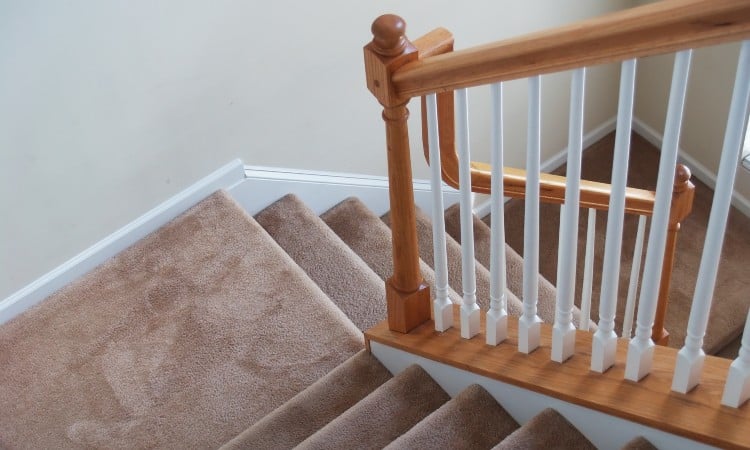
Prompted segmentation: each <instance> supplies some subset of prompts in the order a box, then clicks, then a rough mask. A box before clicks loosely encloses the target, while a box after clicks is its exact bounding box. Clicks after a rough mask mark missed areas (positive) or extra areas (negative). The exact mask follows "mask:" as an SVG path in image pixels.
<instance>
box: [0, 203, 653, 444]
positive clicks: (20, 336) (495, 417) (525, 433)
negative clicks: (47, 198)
mask: <svg viewBox="0 0 750 450" xmlns="http://www.w3.org/2000/svg"><path fill="white" fill-rule="evenodd" d="M258 217H259V220H261V221H262V222H263V223H264V225H265V226H266V227H268V229H269V230H270V231H271V232H272V233H273V234H274V237H275V238H276V239H277V240H278V242H280V243H281V244H282V245H283V246H285V247H287V248H288V251H289V252H290V253H291V254H292V255H293V256H294V259H296V260H297V261H298V262H299V264H300V265H298V264H296V263H295V261H294V259H293V258H292V257H290V256H289V255H288V254H287V253H285V252H284V251H283V250H282V248H281V247H280V246H279V245H278V244H277V243H276V241H274V240H273V238H272V237H271V236H270V235H269V234H267V233H266V231H264V230H263V229H262V228H261V226H260V225H259V224H258V223H257V222H256V221H255V220H254V219H252V218H251V217H249V216H247V215H246V214H245V213H244V212H243V211H242V210H241V208H240V207H239V206H238V205H236V204H235V203H234V202H233V201H232V200H231V199H230V198H229V196H228V195H227V194H225V193H223V192H219V193H216V194H214V195H213V196H211V197H209V198H208V199H206V200H204V201H203V202H201V203H200V204H198V205H197V206H196V207H194V208H192V209H191V210H189V211H188V212H186V213H185V214H183V215H182V216H180V217H178V218H177V219H175V220H174V221H172V222H171V223H169V224H168V225H166V226H165V227H163V228H162V229H160V230H158V231H157V232H155V233H153V234H152V235H150V236H148V237H146V238H145V239H143V240H141V241H140V242H139V243H137V244H136V245H134V246H133V247H131V248H129V249H127V250H126V251H124V252H122V253H121V254H119V255H118V256H116V257H115V258H113V259H111V260H110V261H108V262H107V263H105V264H103V265H102V266H101V267H99V268H97V269H95V270H94V271H92V272H91V273H89V274H88V275H86V276H84V277H82V278H81V279H79V280H78V281H76V282H75V283H73V284H71V285H69V286H67V287H66V288H64V289H62V290H61V291H59V292H57V293H56V294H54V295H53V296H51V297H50V298H48V299H47V300H46V301H45V302H44V303H42V304H40V305H39V306H37V307H36V308H33V309H31V310H29V311H27V312H26V313H25V314H23V315H21V316H19V317H18V318H16V319H15V320H13V321H11V322H10V323H8V324H6V325H5V326H3V327H2V328H0V380H2V383H0V448H3V449H5V448H9V449H11V448H12V449H15V448H32V449H38V448H44V449H47V448H49V449H52V448H54V449H58V448H113V449H117V448H123V449H124V448H128V449H129V448H175V449H183V448H191V449H192V448H218V447H219V446H222V445H223V444H226V445H225V447H224V448H226V449H266V448H267V449H277V448H292V447H295V446H298V447H299V448H302V449H332V448H333V449H336V448H340V449H351V448H373V449H374V448H378V449H379V448H383V447H385V446H389V448H395V449H401V448H409V449H415V448H417V449H418V448H424V449H428V448H429V449H432V448H455V449H477V448H490V447H492V446H493V445H496V444H498V443H501V445H502V443H505V444H504V445H505V446H506V448H539V446H540V445H541V446H543V447H545V448H547V447H548V446H549V445H554V446H555V448H563V449H568V448H569V449H579V448H588V446H589V445H590V444H589V443H588V441H586V439H585V438H583V437H582V436H581V435H580V433H578V432H577V431H576V430H575V429H574V428H573V427H572V426H570V424H568V423H567V421H565V419H564V418H563V417H562V416H560V415H559V414H557V413H555V412H554V411H551V410H550V411H546V412H544V413H543V414H541V415H540V416H538V417H537V418H535V419H534V420H532V421H531V422H529V423H527V424H526V425H524V426H523V427H521V428H518V424H517V423H516V422H515V420H513V418H512V417H510V416H509V415H508V413H507V412H505V410H504V409H503V408H502V407H501V406H500V405H499V404H498V402H497V401H496V400H495V399H494V398H492V397H491V396H490V395H489V394H488V393H487V392H486V391H485V390H484V389H482V388H481V387H479V386H476V385H475V386H470V387H469V388H467V389H465V390H464V391H462V392H461V393H459V395H458V396H457V397H456V398H454V399H452V400H451V399H449V396H448V395H447V394H446V393H445V391H443V389H442V388H441V387H440V386H439V385H438V384H437V383H436V382H435V381H434V380H433V379H432V378H431V377H430V376H429V375H428V374H427V373H426V372H425V371H424V370H423V369H422V368H420V367H418V366H411V367H409V368H407V369H406V370H405V371H403V372H401V373H399V374H398V375H397V376H395V377H391V374H390V373H389V372H388V371H387V370H386V369H385V367H383V366H382V365H381V364H380V363H379V362H378V361H377V360H376V359H375V358H373V357H372V356H371V355H370V354H368V353H365V352H364V351H361V348H362V335H361V333H360V332H359V330H358V329H357V327H356V326H355V324H354V323H352V321H351V320H350V319H349V318H348V317H347V316H346V315H345V314H344V313H343V312H342V310H341V309H340V308H343V309H344V310H346V311H348V312H349V313H350V314H351V315H352V317H353V318H354V319H355V320H357V322H358V323H359V325H360V326H362V325H363V324H366V323H368V321H372V320H377V318H379V317H380V316H381V315H382V311H381V310H380V309H378V307H377V306H375V307H373V305H372V304H368V303H364V304H362V305H360V304H358V303H357V299H358V297H361V298H360V299H361V300H363V301H366V302H370V301H377V300H380V299H381V297H380V296H381V295H382V280H381V279H379V278H378V276H380V277H384V276H386V275H387V274H389V273H390V270H389V265H390V231H389V230H388V228H387V227H386V225H385V224H384V223H383V222H382V221H380V219H379V218H378V217H377V216H375V215H374V214H372V213H371V212H370V211H369V210H367V209H366V208H363V207H362V205H361V204H360V203H359V202H357V201H356V200H348V201H346V202H344V203H342V204H341V205H339V206H337V207H336V208H334V209H332V210H331V211H329V212H328V213H327V214H326V216H325V218H326V220H327V221H328V223H330V224H331V225H332V226H333V227H334V228H335V229H336V228H337V229H338V231H339V232H340V233H341V234H342V236H343V237H342V240H339V239H338V238H336V237H335V236H334V235H333V231H331V230H328V229H327V228H326V227H325V225H323V223H322V222H321V221H320V220H318V219H317V218H315V217H314V216H312V215H311V212H310V211H309V210H308V209H307V208H306V207H304V206H303V205H302V204H301V203H300V202H299V201H298V200H297V199H295V198H293V197H286V198H285V199H282V200H281V201H280V202H278V203H276V204H275V205H274V206H272V207H270V208H269V209H267V210H266V211H264V212H263V213H262V214H260V215H259V216H258ZM286 224H296V225H295V226H294V227H293V228H296V229H297V233H295V231H294V229H293V228H287V226H286ZM295 234H296V235H295ZM297 235H299V236H302V237H304V236H306V235H307V236H308V237H309V239H299V238H298V237H299V236H297ZM365 237H366V238H367V239H365ZM342 241H345V242H347V243H348V242H352V245H353V246H354V247H355V248H352V251H349V250H346V248H345V247H343V244H342ZM456 245H457V244H456ZM300 247H302V248H300ZM354 251H356V252H357V253H359V254H361V255H362V257H363V258H364V261H362V262H356V260H355V259H353V258H355V257H354V256H353V255H354ZM332 260H335V262H336V263H341V264H340V265H337V264H331V262H332ZM301 266H304V267H306V268H307V270H309V271H310V275H311V277H309V276H308V275H307V274H306V273H305V272H304V271H303V270H302V268H301ZM339 266H341V267H339ZM367 266H369V267H371V268H372V271H371V272H368V270H370V269H369V268H368V267H367ZM342 267H345V269H346V270H344V272H342ZM326 270H330V272H328V273H326ZM347 270H349V271H351V270H358V271H360V272H361V273H359V274H357V276H362V277H365V278H363V279H361V280H360V281H361V283H359V284H360V286H358V288H356V289H360V290H361V292H360V291H356V289H355V291H356V292H355V294H353V295H352V296H351V297H352V298H348V299H347V298H346V295H345V292H346V289H349V288H347V286H349V283H351V282H352V279H354V278H351V279H344V278H345V272H346V271H347ZM375 273H377V275H374V274H375ZM423 273H424V274H425V278H426V279H428V280H430V279H432V280H434V273H433V272H432V271H431V269H429V267H427V265H426V264H424V263H423ZM368 274H369V275H368ZM430 277H432V278H430ZM376 278H378V279H376ZM314 280H315V281H314ZM337 280H338V281H339V283H338V284H337V283H336V281H337ZM316 281H317V283H318V284H319V285H320V286H321V287H323V288H324V289H325V290H326V291H327V292H329V293H330V294H331V295H332V296H334V297H337V299H336V300H337V302H338V304H339V306H337V305H336V304H335V303H334V302H332V301H331V300H330V299H329V297H328V296H327V295H326V294H325V293H324V292H323V290H321V287H319V286H318V284H316ZM451 295H452V296H457V294H455V293H454V292H453V293H451ZM376 303H377V302H376ZM358 351H359V353H357V352H358ZM352 355H354V356H352ZM514 430H515V431H514ZM638 442H639V443H640V444H642V442H641V441H638ZM640 444H639V445H640Z"/></svg>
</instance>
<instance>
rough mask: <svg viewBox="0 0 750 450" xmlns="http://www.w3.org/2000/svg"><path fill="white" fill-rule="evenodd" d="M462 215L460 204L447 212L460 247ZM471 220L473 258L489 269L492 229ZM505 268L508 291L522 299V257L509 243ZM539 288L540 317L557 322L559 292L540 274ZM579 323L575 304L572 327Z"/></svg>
mask: <svg viewBox="0 0 750 450" xmlns="http://www.w3.org/2000/svg"><path fill="white" fill-rule="evenodd" d="M460 213H461V208H460V206H459V205H458V204H456V205H453V206H451V207H449V208H448V209H446V210H445V231H446V233H448V235H450V236H451V237H452V238H453V239H454V240H455V242H456V244H457V245H458V246H460V245H461V217H460ZM472 219H473V222H472V223H473V225H474V256H475V257H476V259H477V261H479V263H481V264H482V265H483V266H484V267H485V268H488V269H489V267H490V249H491V245H490V243H491V234H492V232H491V230H490V227H489V226H488V225H487V224H486V223H484V222H483V221H482V220H481V219H480V218H479V217H477V216H476V215H472ZM459 250H460V248H459ZM505 269H506V273H507V275H506V281H507V283H508V290H509V291H511V292H513V293H515V294H516V296H517V297H518V298H519V299H520V300H523V298H522V297H523V296H522V293H523V257H522V256H521V255H519V254H518V253H517V252H516V251H515V250H514V249H513V248H512V247H511V246H510V245H508V244H507V243H506V244H505ZM538 286H539V299H538V302H537V308H538V314H539V317H541V318H542V320H544V321H545V322H547V323H554V321H555V304H556V296H557V289H556V288H555V286H554V285H553V284H552V283H550V282H549V281H548V280H547V278H545V277H544V275H542V274H541V273H540V274H539V281H538ZM512 315H516V314H512ZM580 320H581V311H580V309H578V307H576V306H575V305H574V306H573V324H575V326H576V327H577V326H578V324H579V323H580ZM596 329H597V328H596V325H595V324H591V331H596Z"/></svg>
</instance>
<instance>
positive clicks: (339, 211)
mask: <svg viewBox="0 0 750 450" xmlns="http://www.w3.org/2000/svg"><path fill="white" fill-rule="evenodd" d="M320 217H321V219H323V221H324V222H325V223H326V224H327V225H328V226H329V227H330V228H331V229H332V230H333V231H334V232H335V233H336V234H337V235H338V236H339V237H340V238H341V240H343V241H344V242H346V244H347V245H348V246H349V247H350V248H351V249H352V250H354V252H355V253H356V254H357V255H359V257H360V258H362V260H363V261H365V263H366V264H367V265H368V266H370V268H371V269H372V270H373V271H374V272H375V273H377V274H378V276H379V277H380V278H381V279H383V280H386V279H388V277H390V276H391V275H393V259H392V255H393V244H392V241H391V229H390V228H388V226H387V225H386V224H384V223H383V221H381V220H380V218H379V217H378V216H377V215H376V214H375V213H373V212H372V211H370V209H369V208H368V207H367V206H366V205H365V204H364V203H362V202H361V201H360V200H358V199H356V198H354V197H352V198H348V199H346V200H344V201H343V202H341V203H339V204H338V205H336V206H334V207H333V208H331V209H330V210H328V211H326V212H325V213H323V214H322V215H321V216H320ZM419 268H420V272H421V273H422V278H424V282H425V283H427V284H428V285H429V286H430V295H431V296H432V298H433V299H434V298H435V272H434V271H433V270H432V268H431V267H430V266H428V265H427V263H425V262H424V261H422V260H420V261H419ZM448 297H450V299H451V301H453V303H461V296H460V295H459V294H457V293H456V292H455V291H454V290H453V289H448Z"/></svg>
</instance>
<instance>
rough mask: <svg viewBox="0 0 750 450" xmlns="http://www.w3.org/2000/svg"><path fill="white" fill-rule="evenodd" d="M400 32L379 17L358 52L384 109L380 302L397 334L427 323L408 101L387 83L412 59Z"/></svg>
mask: <svg viewBox="0 0 750 450" xmlns="http://www.w3.org/2000/svg"><path fill="white" fill-rule="evenodd" d="M405 31H406V24H405V23H404V21H403V20H402V19H401V18H400V17H398V16H394V15H390V14H388V15H385V16H381V17H379V18H378V19H376V20H375V22H374V23H373V25H372V32H373V40H372V42H370V43H369V44H367V45H366V46H365V48H364V53H365V73H366V76H367V87H368V88H369V89H370V91H371V92H372V93H373V95H374V96H375V97H376V98H377V99H378V101H379V102H380V104H381V105H383V107H384V109H383V120H384V121H385V135H386V146H387V155H388V186H389V195H390V202H391V204H390V206H391V232H392V244H393V276H391V278H389V279H388V281H387V282H386V300H387V304H388V322H389V323H390V324H391V329H392V330H394V331H398V332H401V333H408V332H409V331H410V330H411V329H413V328H414V327H416V326H418V325H419V324H421V323H423V322H424V321H426V320H429V319H430V304H429V302H430V294H429V288H428V287H427V286H426V285H425V284H424V283H423V280H422V275H421V273H420V270H419V247H418V241H417V227H416V218H415V210H414V187H413V181H412V169H411V156H410V151H409V131H408V127H407V119H408V118H409V110H408V109H407V108H406V104H407V103H408V101H409V99H408V98H401V97H399V96H398V95H396V94H395V91H394V89H393V86H392V83H391V74H392V73H393V71H394V70H396V69H397V68H398V67H401V66H402V65H403V64H405V63H407V62H409V61H412V60H415V59H416V57H417V53H416V49H415V47H414V45H412V44H411V42H409V40H408V39H407V38H406V35H405Z"/></svg>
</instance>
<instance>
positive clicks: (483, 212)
mask: <svg viewBox="0 0 750 450" xmlns="http://www.w3.org/2000/svg"><path fill="white" fill-rule="evenodd" d="M616 126H617V117H611V118H609V119H608V120H606V121H604V122H603V123H602V124H601V125H599V126H598V127H596V128H594V129H593V130H591V131H589V132H588V133H586V134H585V135H584V136H583V150H584V151H585V150H587V149H588V148H589V147H591V146H592V145H593V144H595V143H596V142H597V141H599V140H600V139H602V138H604V137H605V136H606V135H608V134H609V133H611V132H613V131H615V128H616ZM567 159H568V148H567V147H565V148H564V149H562V150H560V151H559V152H557V153H555V155H554V156H553V157H551V158H549V159H547V160H545V161H544V162H542V165H541V171H542V172H544V173H549V172H552V171H554V170H556V169H557V168H559V167H560V166H562V165H563V164H565V163H566V162H568V161H567ZM509 200H510V198H506V199H505V201H506V202H507V201H509ZM489 213H490V198H489V196H487V199H486V200H483V201H480V202H477V204H476V205H475V206H474V214H476V215H477V216H479V217H485V216H487V215H489Z"/></svg>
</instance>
